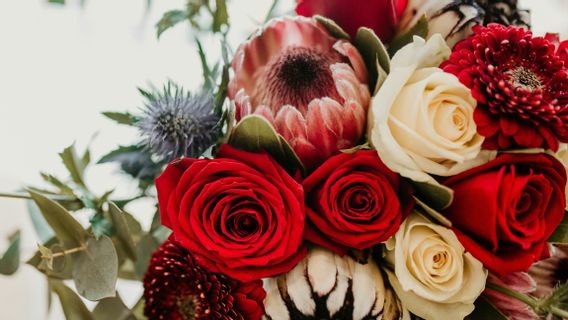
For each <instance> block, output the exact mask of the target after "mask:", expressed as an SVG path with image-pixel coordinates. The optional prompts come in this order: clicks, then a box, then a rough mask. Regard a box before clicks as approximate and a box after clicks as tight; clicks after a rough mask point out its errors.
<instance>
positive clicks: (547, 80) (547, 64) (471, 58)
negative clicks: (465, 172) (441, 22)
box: [441, 24, 568, 151]
mask: <svg viewBox="0 0 568 320" xmlns="http://www.w3.org/2000/svg"><path fill="white" fill-rule="evenodd" d="M473 31H474V33H475V34H474V35H472V36H470V37H469V38H467V39H466V40H464V41H462V42H460V43H458V44H457V45H456V46H455V47H454V50H453V53H452V54H451V56H450V59H449V60H448V61H446V62H444V64H442V66H441V67H442V68H443V69H444V71H446V72H449V73H453V74H455V75H456V76H457V77H458V78H459V80H460V81H461V82H462V83H463V84H465V85H466V86H467V87H468V88H470V89H471V91H472V95H473V97H474V98H475V99H476V100H477V101H478V104H477V108H476V109H475V114H474V119H475V122H476V124H477V131H478V132H479V133H480V134H481V135H483V136H485V141H484V143H483V147H485V148H486V149H509V148H516V147H523V148H550V149H552V150H553V151H556V150H557V149H558V145H559V141H560V142H568V69H567V68H566V66H564V63H563V61H562V59H561V58H560V57H559V56H558V55H556V48H555V46H554V44H552V43H550V42H549V41H548V40H546V39H545V38H542V37H533V35H532V33H531V32H530V31H527V30H525V29H522V28H515V27H505V26H502V25H498V24H490V25H489V26H488V27H482V26H476V27H474V28H473Z"/></svg>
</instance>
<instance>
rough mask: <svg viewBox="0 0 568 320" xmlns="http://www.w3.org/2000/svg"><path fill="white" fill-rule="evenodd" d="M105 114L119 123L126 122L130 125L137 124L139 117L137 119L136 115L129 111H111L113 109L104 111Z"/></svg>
mask: <svg viewBox="0 0 568 320" xmlns="http://www.w3.org/2000/svg"><path fill="white" fill-rule="evenodd" d="M103 116H105V117H107V118H109V119H111V120H114V121H116V122H117V123H119V124H125V125H128V126H133V125H134V124H136V122H137V121H138V119H136V117H135V116H134V115H132V114H130V113H129V112H111V111H107V112H103Z"/></svg>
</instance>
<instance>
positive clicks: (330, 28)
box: [314, 15, 351, 40]
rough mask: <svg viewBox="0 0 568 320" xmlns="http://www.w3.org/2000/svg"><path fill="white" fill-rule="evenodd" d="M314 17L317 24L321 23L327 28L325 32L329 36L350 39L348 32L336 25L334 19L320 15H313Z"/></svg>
mask: <svg viewBox="0 0 568 320" xmlns="http://www.w3.org/2000/svg"><path fill="white" fill-rule="evenodd" d="M314 19H316V21H317V22H318V23H319V24H321V25H322V26H323V27H324V28H325V29H326V30H327V32H329V34H330V35H331V36H333V37H335V38H338V39H345V40H350V39H351V37H350V36H349V34H348V33H347V32H345V30H343V29H342V28H341V27H340V26H338V25H337V23H335V21H333V20H331V19H328V18H326V17H323V16H320V15H315V16H314Z"/></svg>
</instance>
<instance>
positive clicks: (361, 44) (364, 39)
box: [354, 27, 390, 94]
mask: <svg viewBox="0 0 568 320" xmlns="http://www.w3.org/2000/svg"><path fill="white" fill-rule="evenodd" d="M354 44H355V46H356V47H357V50H359V52H360V53H361V56H362V57H363V60H364V61H365V66H366V67H367V72H368V73H369V88H370V89H371V90H373V92H372V93H373V94H374V93H377V91H378V89H379V86H380V85H381V84H382V83H383V82H384V80H385V79H386V76H387V74H388V73H389V72H390V58H389V55H388V53H387V50H386V49H385V46H384V45H383V43H382V42H381V40H380V39H379V37H377V35H376V34H375V32H374V31H373V30H371V29H369V28H365V27H362V28H359V30H357V36H356V37H355V41H354Z"/></svg>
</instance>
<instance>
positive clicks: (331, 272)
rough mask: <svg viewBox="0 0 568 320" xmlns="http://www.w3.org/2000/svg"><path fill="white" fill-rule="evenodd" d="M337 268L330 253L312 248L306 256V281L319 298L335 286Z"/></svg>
mask: <svg viewBox="0 0 568 320" xmlns="http://www.w3.org/2000/svg"><path fill="white" fill-rule="evenodd" d="M336 275H337V268H336V266H335V257H334V254H333V253H332V252H331V251H327V250H324V249H322V248H314V249H312V250H311V251H310V253H309V254H308V279H309V280H310V283H311V285H312V289H313V290H314V292H315V293H316V294H318V295H319V296H320V297H321V296H324V295H326V294H328V293H329V292H330V291H331V290H332V289H333V287H334V286H335V279H336Z"/></svg>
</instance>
